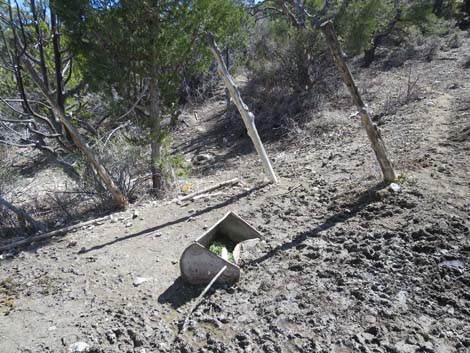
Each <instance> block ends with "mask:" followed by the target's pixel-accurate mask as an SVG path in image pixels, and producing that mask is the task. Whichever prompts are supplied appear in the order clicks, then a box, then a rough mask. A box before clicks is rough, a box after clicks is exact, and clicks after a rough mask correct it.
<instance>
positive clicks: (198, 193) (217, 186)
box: [169, 178, 240, 203]
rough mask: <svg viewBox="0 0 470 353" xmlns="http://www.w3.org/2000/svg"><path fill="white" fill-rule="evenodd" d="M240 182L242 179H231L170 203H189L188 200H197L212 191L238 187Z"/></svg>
mask: <svg viewBox="0 0 470 353" xmlns="http://www.w3.org/2000/svg"><path fill="white" fill-rule="evenodd" d="M239 182H240V179H238V178H234V179H230V180H227V181H223V182H221V183H218V184H215V185H212V186H210V187H208V188H206V189H203V190H199V191H196V192H193V193H191V194H189V195H186V196H183V197H178V198H176V199H173V200H171V201H169V203H173V202H179V201H187V200H191V199H193V198H195V197H196V196H198V195H201V194H206V193H208V192H211V191H214V190H217V189H219V188H221V187H224V186H232V185H236V184H238V183H239Z"/></svg>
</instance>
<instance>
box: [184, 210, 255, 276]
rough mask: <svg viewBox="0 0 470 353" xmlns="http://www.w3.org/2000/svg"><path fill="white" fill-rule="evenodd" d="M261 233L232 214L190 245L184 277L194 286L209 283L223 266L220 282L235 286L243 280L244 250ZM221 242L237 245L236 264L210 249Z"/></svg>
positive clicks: (223, 218)
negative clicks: (223, 240) (242, 261)
mask: <svg viewBox="0 0 470 353" xmlns="http://www.w3.org/2000/svg"><path fill="white" fill-rule="evenodd" d="M260 237H261V234H260V233H259V232H258V231H257V230H256V229H255V228H253V227H252V226H251V225H249V224H248V223H247V222H246V221H245V220H244V219H243V218H241V217H240V216H239V215H237V214H236V213H235V212H229V213H227V214H226V215H225V216H224V217H222V218H221V219H220V220H219V221H218V222H217V223H216V224H214V225H213V226H212V227H211V228H210V229H209V230H207V231H206V232H205V233H204V234H202V235H201V236H200V237H199V238H197V239H196V240H195V241H194V242H193V243H192V244H191V245H189V246H188V247H187V248H186V249H185V250H184V252H183V254H182V255H181V259H180V269H181V277H182V278H183V280H184V281H186V282H188V283H191V284H205V283H209V282H210V281H211V280H212V279H213V278H214V276H215V275H216V274H217V273H218V272H219V271H220V270H221V269H222V268H223V267H224V266H227V268H226V270H225V271H223V273H222V275H220V277H219V278H218V279H217V283H234V282H237V281H238V280H239V279H240V274H241V271H240V267H239V263H240V254H241V252H242V251H243V248H244V247H250V246H252V245H254V244H255V243H256V242H257V241H258V240H259V239H260ZM219 239H228V240H230V241H231V242H233V243H234V244H235V247H234V249H233V261H234V262H231V261H228V260H226V259H224V258H222V257H221V256H219V255H217V254H214V253H213V252H211V251H210V250H209V247H210V245H211V244H212V243H213V242H214V241H216V240H219Z"/></svg>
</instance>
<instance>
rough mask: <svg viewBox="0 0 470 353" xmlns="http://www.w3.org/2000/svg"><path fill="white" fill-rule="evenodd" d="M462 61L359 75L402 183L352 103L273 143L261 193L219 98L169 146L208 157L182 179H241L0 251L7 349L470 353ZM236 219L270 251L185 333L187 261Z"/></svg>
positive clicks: (442, 59) (455, 53)
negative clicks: (216, 228)
mask: <svg viewBox="0 0 470 353" xmlns="http://www.w3.org/2000/svg"><path fill="white" fill-rule="evenodd" d="M469 47H470V40H469V39H468V38H467V39H465V40H464V43H463V45H462V46H461V47H460V48H456V49H448V50H445V51H440V52H439V53H438V54H437V57H436V58H435V59H434V60H433V61H431V62H423V61H409V62H407V66H405V67H400V68H396V69H391V70H388V71H384V70H382V69H381V68H380V67H375V68H370V69H367V70H365V69H361V70H359V69H358V70H357V72H356V76H357V78H358V82H359V85H360V87H361V91H362V92H363V94H364V98H365V99H366V100H367V101H368V102H369V103H370V105H371V109H372V111H373V112H374V114H375V116H374V119H375V121H376V122H377V123H378V125H379V126H380V128H381V129H382V132H383V136H384V138H385V140H386V142H387V144H388V147H389V150H390V153H391V155H392V156H393V159H394V161H395V164H396V166H397V169H398V170H399V172H400V173H401V174H400V178H399V181H398V183H397V184H398V185H393V187H391V186H387V185H382V184H381V183H380V170H379V169H378V166H377V165H376V162H375V161H374V156H373V154H372V152H371V149H370V147H369V145H368V141H367V138H366V135H365V132H364V131H363V130H362V128H361V125H360V121H359V120H358V119H356V118H351V117H350V116H351V114H352V113H354V109H353V108H352V107H351V106H350V104H349V97H348V95H347V92H346V91H345V90H341V91H340V92H339V93H338V95H337V96H336V97H333V98H332V99H331V100H330V101H328V102H327V103H325V104H324V105H323V106H322V107H321V109H319V110H318V111H315V112H311V119H309V122H308V123H307V124H305V125H302V126H300V127H299V128H298V129H297V131H296V132H295V133H293V134H288V135H287V136H284V138H282V139H280V140H277V141H272V142H270V144H269V145H267V149H268V152H269V154H270V156H271V157H272V159H273V160H274V167H275V170H276V171H277V173H278V174H279V175H280V177H281V179H282V181H281V184H280V185H276V186H272V185H268V186H266V185H264V184H262V183H259V181H260V180H262V179H263V175H262V169H261V165H260V163H259V161H258V160H257V158H256V155H255V154H254V153H253V149H252V147H251V144H250V141H249V140H248V139H247V137H246V136H244V135H243V128H242V127H241V125H240V123H239V122H238V121H233V119H228V118H227V117H226V115H225V114H223V107H224V102H223V99H222V98H221V99H220V100H217V99H214V100H213V101H211V102H209V103H207V104H206V105H204V106H202V107H200V108H198V111H197V113H198V117H199V118H198V119H197V120H196V119H195V118H194V115H193V114H192V113H191V114H189V113H188V114H187V115H186V117H185V119H186V120H185V121H186V125H189V127H188V126H186V125H185V126H182V128H181V131H180V132H179V135H178V136H179V138H178V139H177V143H176V144H175V148H176V149H177V150H178V151H180V152H183V153H185V154H186V156H187V157H188V158H192V157H193V156H194V154H196V153H198V154H199V153H212V155H213V156H214V157H213V158H210V160H209V161H208V162H207V163H206V164H204V165H203V166H201V167H199V169H198V171H197V172H196V173H195V175H194V176H193V177H192V178H191V179H190V180H189V181H188V183H189V184H191V185H193V187H194V188H196V189H197V188H200V187H204V186H208V185H210V184H211V183H215V182H219V181H222V180H226V179H229V178H232V177H234V176H236V177H239V178H241V179H242V183H240V185H238V186H237V187H233V188H228V189H223V190H222V191H220V192H219V193H217V194H215V195H213V196H207V197H203V198H200V199H198V200H195V201H193V202H187V203H182V204H177V203H172V204H164V203H160V202H155V201H153V202H148V203H145V204H141V205H136V206H134V208H133V209H131V210H129V211H127V212H125V213H120V214H114V215H112V216H111V217H108V218H107V219H105V220H103V221H100V222H97V223H96V224H94V225H91V226H88V227H86V228H85V229H80V230H78V231H77V232H75V233H71V234H68V235H66V236H64V237H61V238H54V239H51V241H49V242H47V243H37V244H33V245H32V246H29V247H27V248H24V249H18V250H17V251H14V252H5V253H3V254H1V260H0V266H1V267H0V338H1V339H0V352H1V353H14V352H35V353H36V352H38V353H39V352H85V351H88V352H96V353H98V352H100V353H101V352H102V353H105V352H139V353H144V352H282V353H283V352H337V353H339V352H341V353H343V352H383V353H385V352H387V353H395V352H397V353H398V352H440V353H444V352H449V353H450V352H460V353H462V352H470V290H469V289H470V229H469V227H470V133H469V131H470V97H469V95H468V92H469V89H470V69H465V68H464V65H463V64H464V62H465V60H466V55H468V53H469ZM410 67H411V69H410ZM410 75H413V78H417V83H416V87H415V88H413V93H414V94H413V97H412V99H411V97H409V98H410V99H404V97H405V98H406V91H407V85H408V84H407V82H409V81H410V80H409V79H408V78H409V77H410ZM413 82H414V79H413ZM404 94H405V96H404ZM258 125H259V126H260V133H261V137H262V138H263V139H265V140H266V139H268V138H269V137H270V135H271V134H272V133H273V131H270V130H269V129H268V128H265V127H264V126H266V124H264V122H263V121H259V122H258ZM240 136H242V137H240ZM270 140H271V139H270ZM178 141H179V142H178ZM228 211H235V212H237V213H238V214H240V215H241V216H242V217H244V218H245V219H246V220H247V221H248V222H249V223H251V224H252V225H253V226H254V227H256V228H257V229H258V230H259V231H260V232H261V233H262V234H263V239H262V241H261V242H260V243H259V245H258V246H257V248H256V249H255V250H254V251H252V252H250V253H249V254H247V255H246V256H245V258H244V263H243V266H242V269H243V274H242V278H241V280H240V282H238V283H237V284H235V285H233V286H226V285H218V286H216V287H215V288H213V289H212V290H211V291H210V292H209V294H208V296H207V298H206V299H205V300H204V301H203V302H202V304H201V305H200V306H199V307H198V309H197V310H196V311H195V312H194V313H193V315H192V316H191V318H190V319H189V321H188V323H187V325H186V326H185V327H182V323H183V320H184V319H185V317H186V313H187V311H188V310H189V308H190V307H191V305H192V303H193V302H194V300H195V298H196V297H197V296H198V295H199V293H200V292H201V290H202V289H203V287H198V286H190V285H187V284H185V283H183V281H182V280H181V279H180V277H179V266H178V260H179V257H180V255H181V253H182V251H183V250H184V248H185V247H186V246H187V245H188V244H189V243H190V242H191V241H192V240H193V239H194V238H196V237H197V236H198V235H200V234H201V233H202V232H203V231H204V230H205V229H206V228H207V227H208V226H210V225H211V224H213V223H214V222H215V221H217V220H218V219H219V218H220V217H222V216H223V215H224V214H225V213H226V212H228Z"/></svg>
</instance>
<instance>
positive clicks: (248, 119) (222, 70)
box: [207, 33, 277, 184]
mask: <svg viewBox="0 0 470 353" xmlns="http://www.w3.org/2000/svg"><path fill="white" fill-rule="evenodd" d="M207 41H208V42H209V48H210V49H211V51H212V53H213V54H214V57H215V59H216V61H217V64H218V72H219V74H220V76H222V78H223V79H224V82H225V86H226V87H227V88H228V91H229V93H230V96H231V97H232V101H233V103H234V104H235V105H236V106H237V109H238V111H239V112H240V115H241V116H242V119H243V122H244V123H245V127H246V130H247V131H248V136H250V138H251V141H253V144H254V145H255V148H256V152H258V155H259V157H260V158H261V162H262V163H263V167H264V171H265V173H266V174H267V175H268V177H269V179H270V180H271V182H273V183H274V184H276V183H277V176H276V173H274V170H273V167H272V165H271V161H270V160H269V157H268V155H267V153H266V150H265V149H264V146H263V143H262V142H261V139H260V137H259V135H258V130H256V125H255V116H254V115H253V113H252V112H250V111H249V109H248V107H247V105H246V104H245V103H244V102H243V100H242V97H241V95H240V90H239V89H238V87H237V85H236V84H235V81H234V80H233V78H232V75H230V73H229V72H228V70H227V66H226V65H225V62H224V59H223V58H222V54H221V52H220V49H219V47H218V46H217V44H216V42H215V39H214V35H213V34H212V33H207Z"/></svg>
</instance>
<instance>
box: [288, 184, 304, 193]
mask: <svg viewBox="0 0 470 353" xmlns="http://www.w3.org/2000/svg"><path fill="white" fill-rule="evenodd" d="M301 186H302V184H299V185H297V186H294V187H293V188H292V189H290V190H288V191H287V192H286V194H290V193H291V192H293V191H295V190H297V189H298V188H300V187H301Z"/></svg>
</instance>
